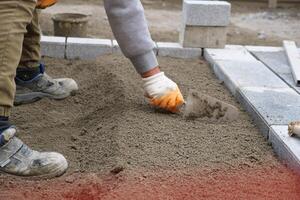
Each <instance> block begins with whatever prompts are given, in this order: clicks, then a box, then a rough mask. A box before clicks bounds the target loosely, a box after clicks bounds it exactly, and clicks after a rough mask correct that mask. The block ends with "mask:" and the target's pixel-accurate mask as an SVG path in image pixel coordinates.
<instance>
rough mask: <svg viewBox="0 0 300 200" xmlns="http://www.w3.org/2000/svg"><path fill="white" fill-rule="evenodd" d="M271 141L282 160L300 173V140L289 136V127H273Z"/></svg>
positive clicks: (270, 135)
mask: <svg viewBox="0 0 300 200" xmlns="http://www.w3.org/2000/svg"><path fill="white" fill-rule="evenodd" d="M269 141H270V142H271V143H272V147H273V149H274V151H275V152H276V154H277V155H278V157H279V158H280V160H282V161H283V162H284V163H286V164H287V165H288V166H289V167H290V168H292V169H294V170H296V172H298V173H300V138H298V137H290V136H289V135H288V126H271V129H270V133H269Z"/></svg>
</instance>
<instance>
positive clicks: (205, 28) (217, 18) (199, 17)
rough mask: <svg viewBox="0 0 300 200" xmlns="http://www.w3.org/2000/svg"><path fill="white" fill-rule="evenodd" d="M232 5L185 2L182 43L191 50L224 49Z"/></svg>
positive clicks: (209, 2)
mask: <svg viewBox="0 0 300 200" xmlns="http://www.w3.org/2000/svg"><path fill="white" fill-rule="evenodd" d="M230 12H231V4H230V3H228V2H225V1H200V0H184V2H183V16H182V27H181V31H180V39H179V40H180V43H181V45H182V46H183V47H191V48H224V47H225V44H226V38H227V36H226V34H227V26H228V25H229V21H230Z"/></svg>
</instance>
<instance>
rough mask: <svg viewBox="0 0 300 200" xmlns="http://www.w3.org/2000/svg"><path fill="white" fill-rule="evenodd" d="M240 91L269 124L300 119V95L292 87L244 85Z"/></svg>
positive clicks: (245, 99) (284, 123) (285, 123)
mask: <svg viewBox="0 0 300 200" xmlns="http://www.w3.org/2000/svg"><path fill="white" fill-rule="evenodd" d="M238 92H239V93H240V95H241V96H243V98H244V101H246V102H247V103H249V104H251V105H252V106H253V107H254V108H255V109H256V111H257V112H258V113H259V114H260V116H262V117H263V119H264V120H265V121H266V122H267V123H268V125H269V126H272V125H287V124H289V123H290V122H291V121H296V120H299V119H300V95H299V94H298V93H297V92H295V91H294V90H293V89H292V88H263V87H244V88H240V89H239V91H238Z"/></svg>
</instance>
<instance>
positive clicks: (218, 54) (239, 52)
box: [204, 45, 257, 64]
mask: <svg viewBox="0 0 300 200" xmlns="http://www.w3.org/2000/svg"><path fill="white" fill-rule="evenodd" d="M204 58H205V59H206V60H207V61H208V62H209V63H211V64H214V63H215V62H216V61H220V60H231V61H245V62H255V61H257V59H256V58H255V57H254V56H253V55H251V53H249V52H248V51H247V49H246V48H245V47H243V46H239V45H226V46H225V49H210V48H205V49H204Z"/></svg>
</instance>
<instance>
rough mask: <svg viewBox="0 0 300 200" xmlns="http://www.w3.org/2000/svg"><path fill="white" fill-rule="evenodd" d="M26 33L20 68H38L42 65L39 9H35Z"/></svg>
mask: <svg viewBox="0 0 300 200" xmlns="http://www.w3.org/2000/svg"><path fill="white" fill-rule="evenodd" d="M26 30H27V32H26V33H25V35H24V41H23V49H22V55H21V60H20V63H19V66H18V70H19V69H22V68H29V69H33V70H34V69H38V68H39V65H40V59H41V55H40V50H41V47H40V40H41V30H40V26H39V16H38V11H37V9H34V11H33V18H32V20H31V23H30V24H28V25H27V27H26Z"/></svg>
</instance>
